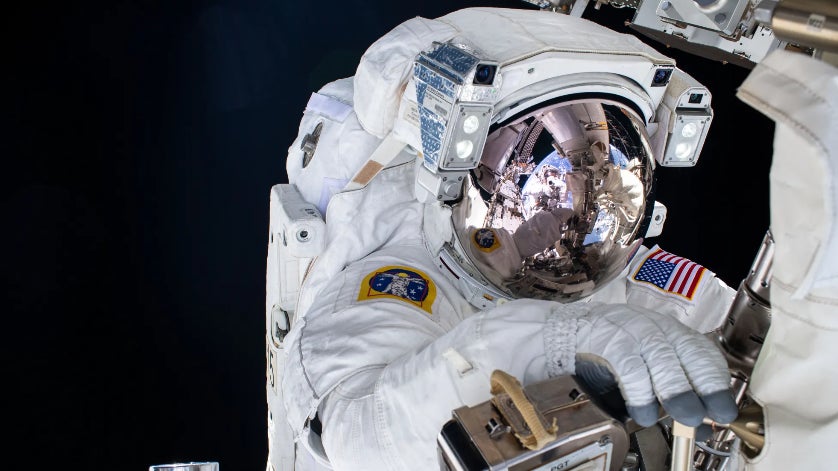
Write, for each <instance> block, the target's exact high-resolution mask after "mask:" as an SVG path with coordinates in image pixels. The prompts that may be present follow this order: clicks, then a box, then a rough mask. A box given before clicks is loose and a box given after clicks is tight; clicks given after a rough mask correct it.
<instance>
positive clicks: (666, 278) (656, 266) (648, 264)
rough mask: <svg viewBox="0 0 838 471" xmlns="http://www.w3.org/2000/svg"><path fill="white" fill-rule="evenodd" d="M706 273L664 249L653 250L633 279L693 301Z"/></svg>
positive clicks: (701, 267)
mask: <svg viewBox="0 0 838 471" xmlns="http://www.w3.org/2000/svg"><path fill="white" fill-rule="evenodd" d="M705 271H707V270H706V269H705V268H704V267H703V266H701V265H699V264H697V263H695V262H693V261H690V260H687V259H686V258H683V257H679V256H677V255H673V254H671V253H669V252H667V251H665V250H662V249H653V250H652V253H651V254H650V255H648V256H647V257H646V260H644V261H643V264H642V265H640V268H638V269H637V272H636V273H635V274H634V277H633V279H634V281H638V282H641V283H646V284H650V285H652V286H655V287H657V288H658V289H660V290H663V291H666V292H668V293H673V294H677V295H679V296H683V297H685V298H687V299H689V300H690V301H692V299H693V296H694V295H695V292H696V290H697V289H698V284H699V282H700V281H701V277H702V276H704V272H705Z"/></svg>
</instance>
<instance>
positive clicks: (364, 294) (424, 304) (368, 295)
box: [358, 265, 436, 315]
mask: <svg viewBox="0 0 838 471" xmlns="http://www.w3.org/2000/svg"><path fill="white" fill-rule="evenodd" d="M390 270H402V271H408V272H412V273H416V274H417V275H419V276H420V277H421V278H422V279H423V280H425V283H426V285H427V287H428V294H427V296H425V299H423V300H422V301H414V300H412V299H408V298H403V297H401V296H399V295H396V294H392V293H382V292H380V291H374V290H373V289H372V287H370V282H371V281H372V279H373V278H374V277H375V276H376V275H379V274H380V273H384V272H387V271H390ZM378 299H395V300H397V301H402V302H405V303H408V304H411V305H413V306H416V307H418V308H419V309H422V310H423V311H425V312H427V313H428V314H431V315H432V314H433V312H432V311H431V306H433V304H434V300H436V285H434V282H433V280H431V277H429V276H428V275H427V274H425V272H423V271H421V270H417V269H415V268H412V267H406V266H403V265H388V266H385V267H381V268H378V269H376V270H375V271H373V272H371V273H370V274H369V275H367V276H365V277H364V279H363V280H362V281H361V287H360V288H359V290H358V301H372V300H378Z"/></svg>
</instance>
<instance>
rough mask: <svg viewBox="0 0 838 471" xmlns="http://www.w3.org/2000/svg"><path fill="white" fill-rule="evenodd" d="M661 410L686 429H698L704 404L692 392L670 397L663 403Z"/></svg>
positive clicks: (703, 411) (702, 418) (702, 416)
mask: <svg viewBox="0 0 838 471" xmlns="http://www.w3.org/2000/svg"><path fill="white" fill-rule="evenodd" d="M663 408H664V409H665V410H666V412H667V413H668V414H669V415H670V416H671V417H672V418H673V419H675V420H677V421H678V422H681V423H682V424H684V425H686V426H688V427H698V426H699V425H701V423H702V422H703V421H704V414H705V409H704V404H703V403H702V402H701V399H699V398H698V395H697V394H696V393H695V392H693V391H687V392H683V393H681V394H678V395H676V396H674V397H670V398H669V399H667V400H665V401H663Z"/></svg>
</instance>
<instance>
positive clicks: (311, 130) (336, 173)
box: [285, 77, 381, 214]
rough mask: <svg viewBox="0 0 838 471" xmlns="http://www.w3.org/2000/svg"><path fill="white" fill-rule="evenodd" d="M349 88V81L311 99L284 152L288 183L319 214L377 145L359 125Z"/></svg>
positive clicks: (340, 81)
mask: <svg viewBox="0 0 838 471" xmlns="http://www.w3.org/2000/svg"><path fill="white" fill-rule="evenodd" d="M353 83H354V80H353V78H352V77H350V78H345V79H341V80H336V81H334V82H331V83H329V84H327V85H325V86H324V87H323V88H321V89H320V90H318V91H317V92H315V93H312V94H311V97H310V98H309V101H308V103H307V104H306V108H305V111H304V112H303V117H302V119H301V120H300V126H299V130H298V134H297V138H296V139H294V142H292V143H291V146H290V147H289V148H288V157H287V159H286V161H285V169H286V172H287V174H288V182H289V183H293V184H294V185H296V186H297V188H298V189H299V190H300V193H301V194H302V196H303V198H304V199H305V200H306V201H307V202H309V203H311V204H314V205H316V206H317V208H318V209H319V210H320V213H321V214H326V208H327V206H328V204H329V201H330V200H331V197H332V196H334V195H335V194H336V193H339V192H340V191H342V190H343V189H344V187H346V184H347V183H348V182H349V179H350V178H352V176H353V175H354V174H355V172H357V171H358V169H359V168H360V167H361V165H363V164H364V162H366V159H367V158H368V157H369V155H370V154H372V152H373V151H374V150H375V149H376V147H378V145H379V143H380V142H381V141H380V139H378V138H377V137H375V136H373V135H372V134H369V133H368V132H366V131H365V130H364V129H363V127H362V126H361V123H360V122H359V121H358V117H357V115H356V113H355V108H354V102H353V94H354V86H353Z"/></svg>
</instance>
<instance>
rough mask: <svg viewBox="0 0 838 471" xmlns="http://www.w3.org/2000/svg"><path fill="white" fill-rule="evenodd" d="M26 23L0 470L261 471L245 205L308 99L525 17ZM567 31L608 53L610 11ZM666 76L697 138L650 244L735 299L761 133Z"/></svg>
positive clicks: (288, 10)
mask: <svg viewBox="0 0 838 471" xmlns="http://www.w3.org/2000/svg"><path fill="white" fill-rule="evenodd" d="M27 3H31V2H18V4H16V6H14V7H6V8H9V10H8V11H7V13H6V15H5V20H6V23H7V27H6V28H4V31H5V33H6V34H5V36H6V39H5V41H4V43H5V45H6V46H7V48H8V49H9V51H8V52H7V54H6V61H5V62H6V66H5V67H4V72H3V73H2V76H3V78H4V80H3V82H2V83H3V84H4V86H3V87H2V91H3V94H4V95H5V100H4V101H5V103H4V106H3V113H2V122H3V124H4V126H3V129H4V133H3V139H2V161H3V169H2V170H0V175H2V193H0V194H2V198H0V227H1V228H2V230H0V250H2V264H0V268H2V269H0V286H2V287H3V289H2V292H3V295H4V298H5V299H4V302H3V304H2V306H3V308H2V311H3V312H4V313H5V314H6V315H5V317H6V318H7V319H10V320H11V323H10V324H7V325H6V328H5V329H3V332H4V337H5V341H4V342H3V344H4V353H5V355H4V357H5V358H6V362H5V363H6V370H7V371H8V372H9V373H10V374H8V375H6V380H5V381H4V384H5V385H6V388H11V394H10V395H7V397H8V398H9V399H8V400H7V401H8V402H7V403H6V409H7V410H8V411H10V412H11V413H10V414H7V416H8V418H7V420H6V421H5V423H6V424H7V427H6V432H7V434H10V435H11V436H12V437H13V438H12V441H11V442H10V445H9V446H7V447H6V453H5V455H6V457H5V458H4V461H6V464H4V465H2V466H0V467H2V468H4V469H22V468H23V466H24V463H29V464H32V463H36V464H37V465H36V466H35V468H47V467H56V468H60V469H90V470H97V469H103V470H104V469H109V470H110V469H126V470H142V469H147V467H148V466H149V465H150V464H156V463H164V462H172V461H177V460H215V461H219V462H220V463H221V469H222V470H223V471H238V470H261V469H264V463H265V457H266V453H267V441H266V436H265V433H266V410H267V408H266V405H265V395H264V365H265V359H264V354H265V351H264V337H263V335H264V285H265V283H264V272H265V255H266V243H267V238H266V235H267V230H268V192H269V189H270V187H271V185H272V184H275V183H279V182H282V181H284V154H285V151H286V149H287V147H288V146H289V145H290V143H291V142H292V140H293V139H294V137H295V135H296V132H297V125H298V121H299V118H300V116H301V115H302V110H303V108H304V106H305V103H306V101H307V100H308V97H309V94H310V93H311V92H312V91H315V90H316V89H317V88H319V87H320V86H322V85H324V84H325V83H326V82H328V81H331V80H334V79H337V78H341V77H346V76H350V75H352V74H353V73H354V68H355V66H356V64H357V62H358V59H359V58H360V56H361V54H362V53H363V51H364V50H365V49H366V47H367V46H368V45H369V44H370V43H372V42H373V41H374V40H375V39H377V38H378V37H380V36H381V35H383V34H384V33H385V32H386V31H388V30H390V29H391V28H393V27H394V26H396V25H397V24H399V23H400V22H402V21H404V20H406V19H408V18H410V17H413V16H417V15H418V16H425V17H435V16H440V15H442V14H445V13H447V12H449V11H452V10H454V9H457V8H461V7H467V6H481V5H484V6H493V5H494V6H506V7H519V6H520V7H526V5H525V4H524V3H523V2H515V1H511V0H509V1H482V2H481V1H461V2H450V1H442V0H436V1H416V2H412V3H411V2H389V3H385V2H372V1H360V0H348V1H342V2H337V1H326V2H290V1H285V2H283V1H279V0H274V1H269V0H239V1H215V2H171V1H170V2H153V1H125V0H122V1H119V0H117V1H112V2H101V3H90V2H88V3H81V2H63V3H61V4H58V5H46V4H37V5H31V4H27ZM586 17H588V18H590V19H594V20H595V21H600V22H605V23H607V24H609V25H611V26H612V27H614V28H615V29H618V30H620V31H624V32H628V30H627V28H625V27H624V26H623V25H622V21H623V20H625V19H628V18H630V11H628V10H623V11H620V10H614V9H611V8H603V10H602V11H601V12H598V14H594V12H593V11H590V10H589V11H588V13H587V14H586ZM668 53H669V54H670V55H673V56H674V57H675V58H676V59H677V60H678V62H679V66H680V67H681V68H683V69H685V70H686V71H687V72H689V73H691V74H692V75H693V76H695V77H696V78H697V79H698V80H699V81H701V82H703V83H705V84H706V85H708V86H709V88H710V90H711V92H712V93H713V95H714V99H713V106H714V109H715V113H716V118H715V121H714V124H713V127H712V128H711V131H710V135H709V137H708V140H707V144H706V145H705V148H704V152H703V154H702V158H701V160H700V162H699V165H698V166H697V167H696V168H693V169H663V170H661V171H660V173H659V174H658V182H659V188H658V197H659V199H660V200H662V201H663V202H664V203H665V204H666V205H667V206H668V207H669V221H668V223H667V227H666V228H665V233H664V235H663V236H661V237H659V238H658V239H657V240H656V242H657V243H659V244H660V245H661V246H662V247H663V248H665V249H667V250H669V251H672V252H675V253H678V254H679V255H683V256H687V257H689V258H692V259H693V260H695V261H698V262H700V263H702V264H704V265H705V266H707V267H709V268H710V269H711V270H713V271H715V272H716V273H718V274H719V275H720V276H721V277H722V279H724V280H725V281H727V282H728V283H730V284H732V285H737V284H738V283H739V281H740V280H741V278H742V277H743V276H744V275H745V274H746V271H747V269H748V267H749V265H750V263H751V260H752V258H753V256H754V254H755V252H756V249H757V246H758V244H759V241H760V240H761V238H762V235H763V234H764V232H765V230H766V228H767V224H768V202H767V195H768V190H767V175H768V168H769V165H770V152H771V134H772V127H771V125H770V124H769V122H768V120H767V119H765V118H763V117H762V116H760V115H758V114H757V113H756V112H755V111H752V110H750V109H749V108H747V107H746V106H745V105H744V104H742V103H741V102H739V101H738V100H737V99H736V98H735V97H734V93H735V88H736V86H738V85H739V84H740V83H741V81H742V80H743V79H744V77H745V76H746V75H747V71H746V70H743V69H739V68H735V67H734V66H730V65H722V64H719V63H715V62H711V61H708V60H703V59H696V58H690V57H688V56H686V55H685V54H681V53H679V52H678V51H668ZM7 443H9V442H7ZM9 461H10V462H9ZM47 464H48V465H50V466H46V465H47Z"/></svg>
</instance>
